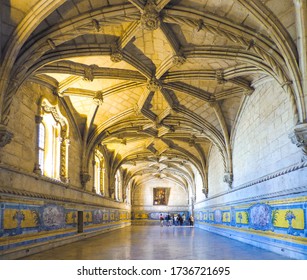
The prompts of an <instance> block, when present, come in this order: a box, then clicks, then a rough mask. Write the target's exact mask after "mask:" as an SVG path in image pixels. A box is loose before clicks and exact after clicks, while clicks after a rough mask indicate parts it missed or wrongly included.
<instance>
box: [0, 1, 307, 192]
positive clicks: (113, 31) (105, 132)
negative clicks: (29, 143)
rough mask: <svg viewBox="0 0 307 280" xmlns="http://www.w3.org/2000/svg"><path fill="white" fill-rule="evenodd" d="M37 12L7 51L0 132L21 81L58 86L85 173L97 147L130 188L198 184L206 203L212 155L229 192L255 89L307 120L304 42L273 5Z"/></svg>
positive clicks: (172, 4)
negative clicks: (264, 89)
mask: <svg viewBox="0 0 307 280" xmlns="http://www.w3.org/2000/svg"><path fill="white" fill-rule="evenodd" d="M32 2H33V3H32V11H31V12H30V11H27V13H28V15H27V16H26V17H25V18H24V20H23V21H22V22H20V24H19V25H18V26H16V30H17V31H19V32H17V31H16V32H15V33H13V34H12V35H11V40H10V41H8V42H7V43H6V45H5V49H6V50H9V51H7V52H6V56H5V57H4V59H3V63H2V68H1V73H2V79H1V85H0V89H1V100H2V102H1V104H2V108H1V123H2V125H4V126H6V125H7V124H8V122H9V116H10V107H11V103H12V100H13V98H14V95H15V93H16V92H17V90H18V89H19V88H20V86H21V85H22V84H23V83H24V82H26V81H29V80H30V81H34V82H39V83H41V84H43V85H47V86H48V87H51V88H52V89H53V91H54V93H55V94H56V95H57V96H58V98H59V99H60V100H61V102H62V104H63V105H64V106H65V108H67V110H68V111H69V116H70V117H71V120H72V122H73V123H74V124H75V127H76V129H77V130H78V132H79V137H80V141H81V142H82V143H83V156H82V170H80V172H81V174H83V173H86V172H88V169H89V165H90V164H91V161H92V154H93V151H94V150H95V149H96V148H97V147H99V148H100V149H102V150H103V153H104V155H105V157H106V159H107V160H108V163H109V166H108V171H109V174H110V177H112V176H114V175H115V173H116V171H117V170H118V169H122V170H124V171H125V183H126V186H128V184H132V186H133V188H137V187H140V186H142V185H145V184H147V183H148V182H150V181H151V180H157V179H158V180H160V182H161V185H163V184H164V183H163V182H173V183H174V184H177V185H179V186H180V187H182V188H183V189H185V190H186V191H187V192H188V193H189V196H190V197H193V196H194V195H195V188H196V186H195V176H200V177H201V179H202V186H198V187H201V188H202V189H203V192H204V193H205V194H206V195H208V192H209V190H208V182H207V172H208V156H209V152H210V149H211V147H212V146H213V145H214V146H216V147H217V148H218V150H219V152H220V154H221V155H222V159H223V166H224V172H225V181H226V182H227V183H228V184H229V186H230V187H231V183H232V147H231V138H232V135H233V133H234V131H235V129H236V127H235V125H236V119H237V118H238V116H239V115H240V109H241V107H242V104H243V103H244V102H245V100H246V99H247V98H249V96H250V95H251V94H252V93H253V91H254V88H255V85H256V84H257V83H261V81H262V80H265V79H267V78H272V79H275V80H276V81H277V82H278V83H279V84H280V85H281V86H282V87H283V88H284V90H285V91H286V92H287V93H288V94H289V95H290V96H291V98H292V102H293V107H295V109H296V111H297V117H298V121H301V122H302V121H304V119H305V118H306V116H305V115H306V113H305V106H304V96H303V84H302V83H301V81H302V79H301V76H300V75H301V73H300V70H299V66H298V63H297V57H298V53H297V51H296V47H295V44H294V39H295V38H291V36H294V35H293V34H292V33H291V32H290V31H289V30H287V29H286V28H285V27H284V26H283V25H282V24H281V21H282V18H281V19H278V18H274V19H273V18H272V17H271V16H270V12H269V8H268V7H267V6H266V5H265V4H263V3H262V2H268V1H262V2H260V1H258V0H255V1H244V0H238V1H232V0H223V1H199V0H189V1H180V0H156V1H154V0H147V1H144V0H129V1H128V0H126V1H125V0H122V1H113V0H109V1H88V0H75V1H47V0H46V1H37V3H34V2H35V1H32ZM208 2H210V3H208ZM211 2H212V3H211ZM213 2H214V3H213ZM271 2H274V1H271ZM275 2H278V1H277V0H276V1H275ZM286 2H288V1H286ZM290 2H291V1H290ZM38 11H39V15H40V16H39V17H37V14H38ZM34 18H35V24H34V22H33V24H28V25H27V28H26V29H23V27H24V26H25V25H24V23H25V22H27V23H28V22H31V20H32V21H33V19H34ZM289 20H290V21H292V22H294V20H295V19H294V15H292V17H289ZM268 26H270V28H268ZM19 29H20V30H19ZM16 41H18V42H19V46H22V47H20V48H19V47H17V46H16V44H15V43H16ZM109 182H110V183H112V180H111V179H110V181H109Z"/></svg>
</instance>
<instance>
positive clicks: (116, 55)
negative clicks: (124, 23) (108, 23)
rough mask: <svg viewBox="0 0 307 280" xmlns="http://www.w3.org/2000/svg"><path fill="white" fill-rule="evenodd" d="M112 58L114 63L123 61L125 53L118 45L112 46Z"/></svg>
mask: <svg viewBox="0 0 307 280" xmlns="http://www.w3.org/2000/svg"><path fill="white" fill-rule="evenodd" d="M110 59H111V61H112V62H114V63H118V62H121V61H122V60H123V54H122V51H121V49H120V48H119V47H118V46H117V45H116V44H114V45H112V46H111V56H110Z"/></svg>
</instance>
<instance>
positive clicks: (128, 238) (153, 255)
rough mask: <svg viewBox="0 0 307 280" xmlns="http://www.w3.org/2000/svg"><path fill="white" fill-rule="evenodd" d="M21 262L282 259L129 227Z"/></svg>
mask: <svg viewBox="0 0 307 280" xmlns="http://www.w3.org/2000/svg"><path fill="white" fill-rule="evenodd" d="M23 259H33V260H38V259H41V260H59V259H65V260H112V259H113V260H176V259H177V260H191V259H195V260H196V259H199V260H202V259H204V260H281V259H286V258H285V257H283V256H280V255H278V254H275V253H272V252H269V251H266V250H263V249H259V248H257V247H254V246H251V245H247V244H244V243H242V242H239V241H235V240H232V239H229V238H226V237H223V236H220V235H216V234H213V233H210V232H207V231H204V230H201V229H198V228H192V227H159V226H131V227H126V228H122V229H119V230H116V231H112V232H108V233H104V234H101V235H99V236H96V237H93V238H89V239H85V240H83V241H78V242H74V243H71V244H69V245H65V246H62V247H58V248H55V249H52V250H48V251H46V252H42V253H38V254H35V255H32V256H29V257H25V258H23Z"/></svg>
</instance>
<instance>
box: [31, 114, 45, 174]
mask: <svg viewBox="0 0 307 280" xmlns="http://www.w3.org/2000/svg"><path fill="white" fill-rule="evenodd" d="M42 121H43V117H42V116H35V123H36V147H35V153H36V161H35V164H34V169H33V172H34V173H36V174H38V175H42V169H41V166H40V165H39V150H38V147H39V126H40V124H41V123H42Z"/></svg>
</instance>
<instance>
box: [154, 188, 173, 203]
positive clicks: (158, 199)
mask: <svg viewBox="0 0 307 280" xmlns="http://www.w3.org/2000/svg"><path fill="white" fill-rule="evenodd" d="M169 194H170V188H153V205H168V199H169Z"/></svg>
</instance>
